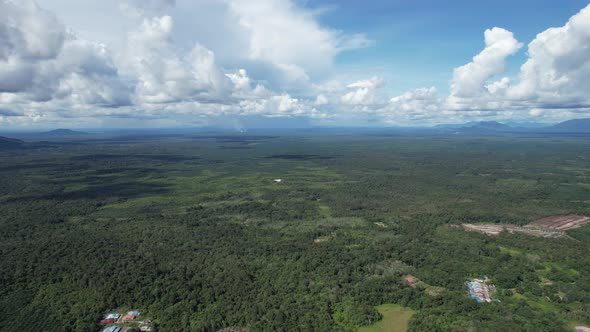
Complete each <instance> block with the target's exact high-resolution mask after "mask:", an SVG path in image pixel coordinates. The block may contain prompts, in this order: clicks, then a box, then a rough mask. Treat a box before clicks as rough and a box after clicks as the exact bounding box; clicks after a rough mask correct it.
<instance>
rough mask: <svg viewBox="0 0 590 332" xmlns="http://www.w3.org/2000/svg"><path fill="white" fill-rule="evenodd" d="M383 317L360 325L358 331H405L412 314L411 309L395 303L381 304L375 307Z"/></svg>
mask: <svg viewBox="0 0 590 332" xmlns="http://www.w3.org/2000/svg"><path fill="white" fill-rule="evenodd" d="M377 310H378V311H379V312H380V313H381V315H383V319H381V320H380V321H378V322H377V323H375V324H372V325H370V326H365V327H361V328H360V329H359V332H405V331H407V330H408V323H409V322H410V319H411V318H412V316H413V315H414V311H413V310H412V309H409V308H406V307H402V306H400V305H397V304H383V305H380V306H378V307H377Z"/></svg>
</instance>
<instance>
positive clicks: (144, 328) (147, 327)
mask: <svg viewBox="0 0 590 332" xmlns="http://www.w3.org/2000/svg"><path fill="white" fill-rule="evenodd" d="M139 330H140V331H142V332H150V331H151V330H152V327H151V326H150V325H141V326H140V327H139Z"/></svg>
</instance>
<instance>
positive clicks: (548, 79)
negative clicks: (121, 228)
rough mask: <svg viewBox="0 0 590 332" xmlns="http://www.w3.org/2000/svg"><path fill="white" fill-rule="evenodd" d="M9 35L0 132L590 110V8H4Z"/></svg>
mask: <svg viewBox="0 0 590 332" xmlns="http://www.w3.org/2000/svg"><path fill="white" fill-rule="evenodd" d="M105 18H108V20H107V21H106V22H105ZM0 32H1V33H0V36H2V37H0V38H2V39H1V40H0V41H1V43H0V129H19V128H25V129H26V128H42V127H43V128H52V127H93V128H96V127H176V126H179V127H191V126H208V125H219V124H220V123H232V125H234V124H235V125H237V126H239V125H240V123H244V124H245V123H247V124H248V126H256V125H255V123H256V120H253V119H260V120H259V123H260V125H261V126H268V125H269V124H273V123H274V124H276V123H289V122H290V121H291V122H292V123H293V124H297V123H302V122H301V119H305V121H304V123H309V124H312V125H325V126H335V125H377V126H392V125H411V126H415V125H434V124H438V123H448V122H467V121H474V120H498V121H511V122H512V121H535V122H558V121H562V120H567V119H571V118H585V117H590V96H588V94H587V93H586V91H588V90H590V53H589V52H588V51H587V50H588V49H589V47H590V7H589V5H588V2H587V1H577V0H565V1H547V0H540V1H528V0H524V1H504V0H501V1H494V2H484V1H432V0H428V1H426V0H418V1H353V0H103V1H93V0H79V1H71V0H23V1H11V0H0ZM265 119H268V121H266V120H265Z"/></svg>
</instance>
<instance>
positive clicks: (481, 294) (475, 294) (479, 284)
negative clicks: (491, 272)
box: [465, 277, 500, 303]
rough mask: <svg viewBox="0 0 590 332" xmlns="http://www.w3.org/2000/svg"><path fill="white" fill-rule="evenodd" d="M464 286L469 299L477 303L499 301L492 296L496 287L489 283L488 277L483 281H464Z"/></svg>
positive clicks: (478, 279) (476, 279) (475, 279)
mask: <svg viewBox="0 0 590 332" xmlns="http://www.w3.org/2000/svg"><path fill="white" fill-rule="evenodd" d="M465 285H466V286H467V289H468V292H469V295H470V296H471V298H472V299H474V300H476V301H477V302H479V303H481V302H487V303H491V302H492V301H496V302H500V300H497V299H494V298H493V294H494V293H495V292H496V286H494V285H493V284H492V283H491V282H490V279H488V277H485V278H484V279H481V278H474V279H471V281H466V282H465Z"/></svg>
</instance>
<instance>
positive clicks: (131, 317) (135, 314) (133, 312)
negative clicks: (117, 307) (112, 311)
mask: <svg viewBox="0 0 590 332" xmlns="http://www.w3.org/2000/svg"><path fill="white" fill-rule="evenodd" d="M139 315H141V311H139V310H131V311H128V312H127V314H126V315H125V316H123V320H135V319H136V318H137V317H139Z"/></svg>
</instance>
